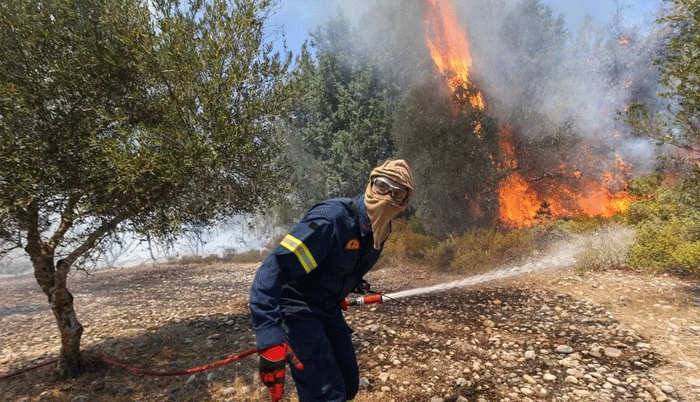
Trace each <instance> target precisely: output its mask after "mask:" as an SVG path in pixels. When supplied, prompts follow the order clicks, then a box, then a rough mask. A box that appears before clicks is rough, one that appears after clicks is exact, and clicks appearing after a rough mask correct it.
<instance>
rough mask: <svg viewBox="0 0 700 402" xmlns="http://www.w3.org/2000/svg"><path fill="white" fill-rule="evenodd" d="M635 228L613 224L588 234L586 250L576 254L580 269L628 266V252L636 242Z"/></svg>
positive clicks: (605, 268)
mask: <svg viewBox="0 0 700 402" xmlns="http://www.w3.org/2000/svg"><path fill="white" fill-rule="evenodd" d="M634 239H635V230H634V229H632V228H631V227H626V226H621V225H617V224H616V225H611V226H608V227H605V228H602V229H601V230H599V231H597V232H596V233H593V234H592V235H591V236H587V237H586V238H585V240H584V242H585V243H584V247H583V248H584V251H583V252H582V253H580V254H579V255H577V256H576V260H577V262H576V265H575V268H576V270H578V271H580V272H581V271H603V270H608V269H621V268H625V267H626V266H627V264H626V262H627V253H628V251H629V249H630V247H631V246H632V244H633V243H634Z"/></svg>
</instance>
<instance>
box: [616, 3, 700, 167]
mask: <svg viewBox="0 0 700 402" xmlns="http://www.w3.org/2000/svg"><path fill="white" fill-rule="evenodd" d="M667 3H668V4H669V5H670V10H671V13H670V14H669V15H668V16H666V17H665V18H662V19H661V20H660V22H661V24H662V28H663V29H664V31H665V32H666V33H667V35H668V36H669V39H668V41H667V42H666V45H665V48H664V49H663V56H662V58H660V59H659V60H657V64H658V65H659V70H660V71H659V72H660V81H661V84H662V85H663V87H664V89H663V91H662V92H661V93H660V96H661V97H662V98H665V99H666V100H667V101H668V102H667V104H666V108H665V110H661V111H659V112H657V113H654V107H653V105H650V104H648V103H642V102H637V103H635V104H633V105H631V107H630V108H629V110H628V111H627V114H626V117H627V121H628V122H629V123H630V124H631V125H632V126H633V127H634V128H635V129H636V130H637V131H638V132H639V133H640V134H641V135H644V136H647V137H650V138H652V139H654V140H656V141H657V143H658V144H659V145H672V146H675V147H677V148H678V149H679V152H678V153H677V154H676V157H677V158H680V159H681V160H689V161H693V160H697V159H698V158H700V124H699V123H698V120H697V116H698V115H699V114H700V85H698V84H699V81H698V80H699V78H698V77H700V2H698V1H696V0H667Z"/></svg>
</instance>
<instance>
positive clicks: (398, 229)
mask: <svg viewBox="0 0 700 402" xmlns="http://www.w3.org/2000/svg"><path fill="white" fill-rule="evenodd" d="M436 245H437V241H436V240H435V239H434V238H432V237H430V236H427V235H424V234H420V233H416V232H415V231H414V230H413V229H412V228H411V225H410V221H407V220H402V219H395V220H394V221H392V223H391V236H389V239H388V240H387V241H386V243H385V244H384V249H383V250H382V258H383V259H385V260H389V261H392V262H394V263H403V262H423V261H425V260H426V258H428V255H429V254H430V253H431V252H432V250H433V249H434V248H435V246H436Z"/></svg>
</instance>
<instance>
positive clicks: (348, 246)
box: [344, 238, 360, 250]
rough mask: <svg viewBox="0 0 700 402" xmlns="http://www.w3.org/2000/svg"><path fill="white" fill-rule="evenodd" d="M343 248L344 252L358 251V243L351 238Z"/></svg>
mask: <svg viewBox="0 0 700 402" xmlns="http://www.w3.org/2000/svg"><path fill="white" fill-rule="evenodd" d="M344 248H345V249H346V250H359V249H360V241H359V240H357V239H355V238H352V239H350V240H348V242H347V243H345V247H344Z"/></svg>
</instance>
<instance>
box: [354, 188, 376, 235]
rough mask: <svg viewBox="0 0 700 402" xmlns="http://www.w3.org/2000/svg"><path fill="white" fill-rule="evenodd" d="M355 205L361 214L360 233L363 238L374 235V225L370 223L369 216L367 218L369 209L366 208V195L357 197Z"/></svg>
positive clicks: (359, 218)
mask: <svg viewBox="0 0 700 402" xmlns="http://www.w3.org/2000/svg"><path fill="white" fill-rule="evenodd" d="M355 205H357V212H358V213H359V215H360V216H359V217H358V220H359V222H360V233H362V236H363V237H364V236H367V235H369V234H371V233H372V224H371V223H370V222H369V216H367V207H366V206H365V195H364V194H360V195H358V196H357V197H355Z"/></svg>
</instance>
